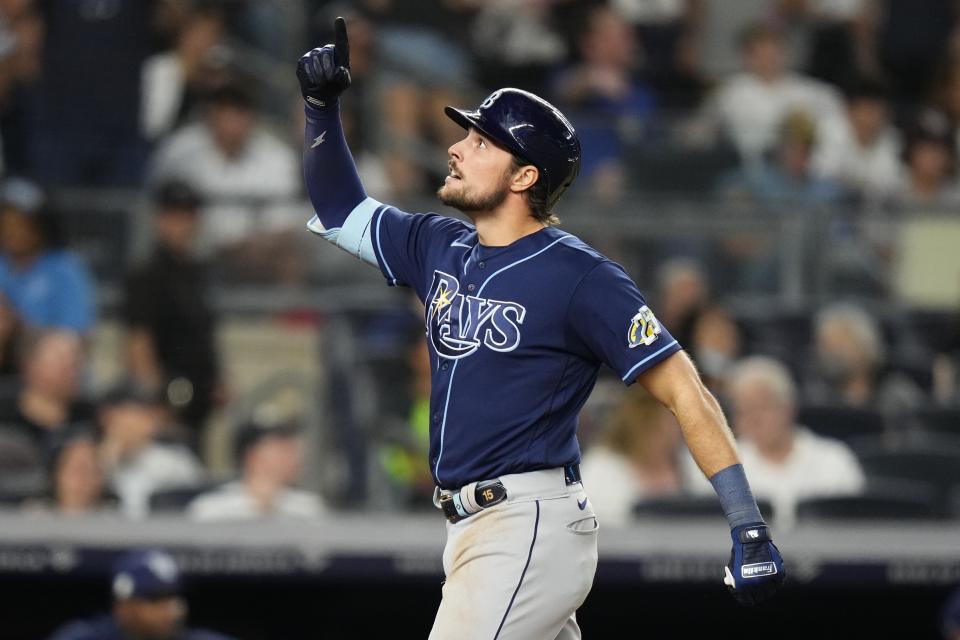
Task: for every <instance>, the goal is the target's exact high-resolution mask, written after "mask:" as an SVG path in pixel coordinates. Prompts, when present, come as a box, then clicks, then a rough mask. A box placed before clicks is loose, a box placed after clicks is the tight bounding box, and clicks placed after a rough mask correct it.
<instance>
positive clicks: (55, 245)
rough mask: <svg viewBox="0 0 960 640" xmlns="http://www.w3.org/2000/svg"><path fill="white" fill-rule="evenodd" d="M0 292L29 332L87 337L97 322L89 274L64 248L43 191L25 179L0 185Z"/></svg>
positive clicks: (8, 179) (6, 181) (91, 281)
mask: <svg viewBox="0 0 960 640" xmlns="http://www.w3.org/2000/svg"><path fill="white" fill-rule="evenodd" d="M0 292H2V293H3V294H4V296H6V298H7V299H8V300H9V301H10V304H11V305H12V306H13V308H14V310H15V311H16V312H17V315H18V316H20V318H21V319H22V320H23V322H24V324H25V325H26V326H27V327H28V328H44V329H45V328H60V329H70V330H73V331H76V332H78V333H86V332H87V331H89V330H90V328H91V327H92V326H93V323H94V320H95V309H94V297H93V296H94V290H93V278H92V277H91V275H90V272H89V271H88V270H87V268H86V267H85V266H84V265H83V263H82V262H81V261H80V260H78V259H77V258H76V257H75V256H74V255H73V254H71V253H69V252H67V251H65V250H64V249H63V239H62V237H61V233H60V229H59V224H58V222H57V218H56V216H55V215H54V213H53V212H52V211H51V210H50V209H49V208H48V206H47V202H46V197H45V195H44V193H43V191H42V190H41V189H40V188H39V187H38V186H37V185H35V184H34V183H32V182H30V181H29V180H25V179H23V178H7V179H6V180H5V181H4V182H3V183H2V184H0Z"/></svg>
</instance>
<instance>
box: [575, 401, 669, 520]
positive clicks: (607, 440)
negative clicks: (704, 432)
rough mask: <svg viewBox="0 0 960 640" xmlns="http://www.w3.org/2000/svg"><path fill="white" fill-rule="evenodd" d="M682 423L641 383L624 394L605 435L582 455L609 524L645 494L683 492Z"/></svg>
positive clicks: (626, 513) (586, 479)
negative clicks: (680, 446)
mask: <svg viewBox="0 0 960 640" xmlns="http://www.w3.org/2000/svg"><path fill="white" fill-rule="evenodd" d="M679 443H680V426H679V424H677V421H676V418H674V416H673V414H672V413H670V412H669V411H668V410H667V409H665V408H664V407H663V406H662V405H661V404H660V403H658V402H657V401H656V400H654V399H653V397H652V396H650V394H649V393H647V392H646V390H644V389H643V388H642V387H639V386H636V385H635V386H633V387H630V388H629V389H627V390H626V391H625V392H624V393H623V395H622V396H621V399H620V402H619V404H618V405H617V407H616V408H615V409H614V410H613V414H612V415H611V417H610V419H609V421H608V423H607V425H606V427H605V429H604V431H603V436H602V440H601V441H600V442H598V443H597V444H595V445H594V446H592V447H590V449H589V450H588V451H587V452H586V453H585V454H584V456H583V463H582V466H581V472H582V474H583V481H584V484H585V486H588V487H590V501H591V502H592V503H593V507H594V509H596V512H597V517H598V518H600V520H601V521H602V522H603V523H605V524H612V525H614V526H622V525H624V524H626V523H627V522H628V521H629V520H630V519H631V516H632V512H633V506H634V505H635V504H636V503H637V502H639V501H640V500H644V499H649V498H657V497H662V496H671V495H678V494H679V493H680V492H681V489H682V487H683V484H684V478H683V472H682V469H681V467H680V464H679V459H680V458H679V455H678V445H679Z"/></svg>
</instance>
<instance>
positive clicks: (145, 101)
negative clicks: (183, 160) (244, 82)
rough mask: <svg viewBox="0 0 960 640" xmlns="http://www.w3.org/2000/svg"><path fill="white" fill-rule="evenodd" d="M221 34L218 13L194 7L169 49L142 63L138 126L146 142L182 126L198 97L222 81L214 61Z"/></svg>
mask: <svg viewBox="0 0 960 640" xmlns="http://www.w3.org/2000/svg"><path fill="white" fill-rule="evenodd" d="M223 35H224V24H223V16H222V15H221V14H220V13H219V12H218V11H216V10H214V9H212V8H210V7H199V8H197V7H194V8H192V9H191V10H190V11H189V13H188V14H187V15H186V16H185V17H184V19H183V22H182V24H180V27H179V31H178V33H177V34H176V36H175V42H174V45H173V48H171V49H170V50H167V51H162V52H160V53H156V54H154V55H152V56H150V57H149V58H147V59H146V61H145V62H144V63H143V78H142V94H141V99H140V109H141V113H140V127H141V132H142V134H143V136H144V137H145V138H146V139H147V140H156V139H159V138H160V137H162V136H164V135H166V134H168V133H169V132H170V131H172V130H173V129H175V128H176V127H178V126H180V125H182V124H183V123H184V121H185V120H186V118H187V117H188V116H189V115H190V113H191V111H192V109H193V108H194V107H195V106H196V105H197V103H198V102H199V100H200V99H201V97H202V96H203V95H204V94H205V93H207V92H209V91H210V90H211V89H213V88H214V83H215V82H217V81H221V80H223V74H222V73H220V70H219V67H218V65H217V61H216V60H215V58H216V55H215V54H216V52H217V47H218V45H220V46H222V39H223Z"/></svg>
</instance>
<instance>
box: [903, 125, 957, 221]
mask: <svg viewBox="0 0 960 640" xmlns="http://www.w3.org/2000/svg"><path fill="white" fill-rule="evenodd" d="M956 154H957V150H956V142H955V140H954V132H953V129H952V127H951V126H950V122H949V121H948V120H947V118H946V117H945V116H944V115H943V114H942V113H940V112H939V111H934V110H929V109H928V110H924V111H922V112H921V113H920V114H919V115H917V117H916V118H915V119H914V121H913V123H912V124H911V125H910V126H909V127H908V129H907V142H906V148H905V149H904V158H905V160H906V167H905V170H904V171H903V172H902V175H901V178H900V180H899V182H898V183H897V184H898V190H897V193H896V194H895V200H896V202H897V203H898V204H899V205H900V206H901V207H902V208H904V209H908V210H910V209H916V208H918V207H925V208H931V207H932V208H944V207H947V208H951V207H956V206H958V205H960V189H958V187H957V184H956V180H955V177H954V172H955V171H956V162H957V156H956Z"/></svg>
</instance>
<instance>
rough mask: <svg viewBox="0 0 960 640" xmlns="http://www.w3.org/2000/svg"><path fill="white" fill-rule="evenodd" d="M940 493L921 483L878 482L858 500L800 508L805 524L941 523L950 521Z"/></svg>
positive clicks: (804, 503)
mask: <svg viewBox="0 0 960 640" xmlns="http://www.w3.org/2000/svg"><path fill="white" fill-rule="evenodd" d="M948 515H949V512H948V510H947V509H946V508H944V505H943V503H942V502H941V500H940V499H939V496H938V494H937V491H936V490H935V489H934V488H933V487H931V486H929V485H926V484H924V483H920V482H896V481H878V482H874V483H872V484H871V486H870V487H869V488H868V489H867V490H866V491H865V492H864V493H862V494H860V495H856V496H833V497H824V498H809V499H807V500H801V501H800V502H799V503H798V504H797V519H798V520H800V521H801V522H802V521H804V520H939V519H943V518H946V517H948Z"/></svg>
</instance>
